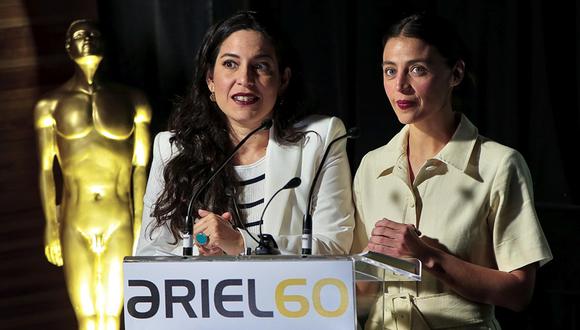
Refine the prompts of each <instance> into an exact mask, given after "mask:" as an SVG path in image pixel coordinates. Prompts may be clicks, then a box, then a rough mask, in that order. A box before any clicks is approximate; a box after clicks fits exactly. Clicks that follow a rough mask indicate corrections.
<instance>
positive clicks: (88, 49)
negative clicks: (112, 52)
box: [65, 19, 103, 60]
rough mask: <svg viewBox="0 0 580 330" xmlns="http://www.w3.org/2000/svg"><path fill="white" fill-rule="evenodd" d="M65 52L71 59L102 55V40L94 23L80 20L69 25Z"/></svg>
mask: <svg viewBox="0 0 580 330" xmlns="http://www.w3.org/2000/svg"><path fill="white" fill-rule="evenodd" d="M65 47H66V50H67V52H68V54H69V56H70V57H71V58H72V59H73V60H76V59H79V58H82V57H86V56H99V57H101V56H102V55H103V40H102V38H101V32H100V30H99V26H98V24H97V23H96V22H94V21H91V20H87V19H81V20H77V21H74V22H72V23H71V25H70V26H69V28H68V31H67V32H66V43H65Z"/></svg>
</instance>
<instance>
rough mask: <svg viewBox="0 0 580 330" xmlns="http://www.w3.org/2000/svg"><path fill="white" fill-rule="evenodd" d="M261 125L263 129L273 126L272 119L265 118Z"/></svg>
mask: <svg viewBox="0 0 580 330" xmlns="http://www.w3.org/2000/svg"><path fill="white" fill-rule="evenodd" d="M260 127H262V129H263V130H266V129H270V127H272V119H270V118H268V119H266V120H264V121H263V122H262V125H260Z"/></svg>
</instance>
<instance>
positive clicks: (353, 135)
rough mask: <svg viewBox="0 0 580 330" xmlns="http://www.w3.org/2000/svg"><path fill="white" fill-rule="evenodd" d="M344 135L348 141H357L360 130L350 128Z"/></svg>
mask: <svg viewBox="0 0 580 330" xmlns="http://www.w3.org/2000/svg"><path fill="white" fill-rule="evenodd" d="M346 134H347V137H348V138H349V139H357V138H358V137H359V136H360V129H358V127H351V128H349V129H348V131H347V132H346Z"/></svg>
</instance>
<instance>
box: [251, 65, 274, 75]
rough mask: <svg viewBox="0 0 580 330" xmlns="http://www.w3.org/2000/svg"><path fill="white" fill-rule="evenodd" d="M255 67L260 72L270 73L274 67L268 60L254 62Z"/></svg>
mask: <svg viewBox="0 0 580 330" xmlns="http://www.w3.org/2000/svg"><path fill="white" fill-rule="evenodd" d="M254 69H255V70H256V71H258V72H260V73H266V74H270V73H272V67H271V65H270V63H268V62H259V63H256V64H254Z"/></svg>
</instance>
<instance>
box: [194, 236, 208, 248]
mask: <svg viewBox="0 0 580 330" xmlns="http://www.w3.org/2000/svg"><path fill="white" fill-rule="evenodd" d="M195 241H196V242H197V244H199V245H206V244H207V242H209V237H207V235H206V234H204V233H197V234H195Z"/></svg>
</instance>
